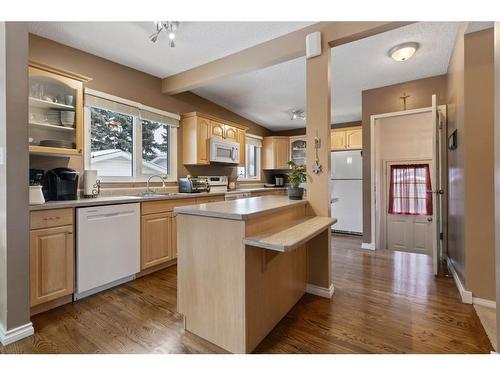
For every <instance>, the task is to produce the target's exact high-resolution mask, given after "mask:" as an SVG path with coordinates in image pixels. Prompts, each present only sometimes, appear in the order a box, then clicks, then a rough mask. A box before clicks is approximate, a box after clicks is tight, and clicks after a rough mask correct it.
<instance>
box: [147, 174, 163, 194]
mask: <svg viewBox="0 0 500 375" xmlns="http://www.w3.org/2000/svg"><path fill="white" fill-rule="evenodd" d="M153 177H158V178H160V179H161V182H162V187H165V178H164V177H163V176H161V175H159V174H154V175H152V176H149V178H148V182H147V185H146V193H148V194H152V193H154V192H153V191H151V189H150V188H149V182H150V181H151V179H152V178H153Z"/></svg>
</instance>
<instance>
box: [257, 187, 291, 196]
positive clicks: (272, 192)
mask: <svg viewBox="0 0 500 375" xmlns="http://www.w3.org/2000/svg"><path fill="white" fill-rule="evenodd" d="M287 194H288V193H287V190H286V189H283V190H269V191H254V192H252V197H262V196H264V195H287Z"/></svg>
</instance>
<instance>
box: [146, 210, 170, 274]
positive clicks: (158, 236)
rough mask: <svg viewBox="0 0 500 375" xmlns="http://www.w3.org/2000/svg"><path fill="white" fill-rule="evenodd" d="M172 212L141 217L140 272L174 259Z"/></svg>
mask: <svg viewBox="0 0 500 375" xmlns="http://www.w3.org/2000/svg"><path fill="white" fill-rule="evenodd" d="M174 221H175V216H174V213H173V212H172V211H170V212H163V213H158V214H150V215H143V216H142V217H141V271H142V270H145V269H147V268H149V267H153V266H156V265H158V264H162V263H165V262H168V261H169V260H172V259H174V258H175V257H176V250H175V246H174V236H175V224H174Z"/></svg>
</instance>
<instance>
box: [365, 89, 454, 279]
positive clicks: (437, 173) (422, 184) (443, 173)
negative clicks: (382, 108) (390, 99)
mask: <svg viewBox="0 0 500 375" xmlns="http://www.w3.org/2000/svg"><path fill="white" fill-rule="evenodd" d="M432 103H433V105H432V106H431V107H428V108H420V109H415V110H409V111H401V112H394V113H386V114H380V115H374V116H372V117H371V136H370V138H371V185H372V186H371V195H372V200H371V201H372V207H371V211H372V212H371V216H372V221H371V222H372V241H373V248H375V249H389V250H394V251H406V252H413V253H421V254H427V255H429V256H432V259H433V269H434V273H435V274H437V272H438V267H439V264H440V261H441V259H442V254H443V253H445V252H446V249H445V247H446V235H447V233H446V216H447V211H446V210H447V205H446V189H445V187H446V182H447V169H446V142H443V141H442V140H443V139H446V136H445V135H446V106H440V107H437V106H436V104H435V103H436V98H435V96H433V98H432Z"/></svg>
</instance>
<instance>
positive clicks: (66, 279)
mask: <svg viewBox="0 0 500 375" xmlns="http://www.w3.org/2000/svg"><path fill="white" fill-rule="evenodd" d="M53 211H58V212H51V211H38V212H33V213H32V218H31V222H32V223H36V224H37V226H36V227H37V228H38V229H32V230H30V305H31V307H33V306H38V305H40V304H43V303H46V302H50V301H53V300H56V299H58V298H61V297H65V296H68V295H71V294H73V292H74V277H75V248H74V234H73V222H71V224H70V225H63V226H53V224H54V223H57V222H58V221H60V220H66V218H67V216H65V214H67V212H66V211H69V212H71V213H72V212H73V211H72V209H65V210H53ZM61 211H65V212H63V213H61ZM43 215H45V217H47V218H55V219H54V220H52V221H50V220H48V221H47V224H46V226H45V227H43V228H42V227H41V225H40V224H39V223H40V217H41V216H43ZM57 218H59V219H57ZM42 222H43V221H42Z"/></svg>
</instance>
